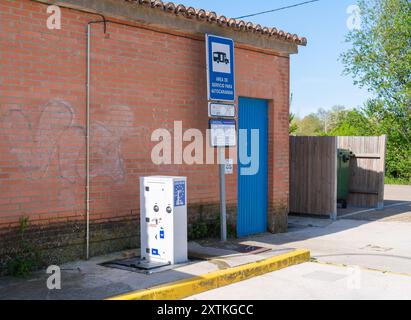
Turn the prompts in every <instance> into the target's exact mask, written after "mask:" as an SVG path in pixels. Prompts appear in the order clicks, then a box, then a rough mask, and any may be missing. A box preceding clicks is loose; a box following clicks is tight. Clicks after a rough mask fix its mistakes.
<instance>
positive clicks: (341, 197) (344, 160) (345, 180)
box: [337, 149, 352, 209]
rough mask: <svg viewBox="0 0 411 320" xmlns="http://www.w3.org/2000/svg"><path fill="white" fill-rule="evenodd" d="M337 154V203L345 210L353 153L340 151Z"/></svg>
mask: <svg viewBox="0 0 411 320" xmlns="http://www.w3.org/2000/svg"><path fill="white" fill-rule="evenodd" d="M337 152H338V155H337V163H338V165H337V202H338V203H340V204H341V206H342V207H343V208H344V209H345V208H347V200H348V188H349V182H350V181H349V178H350V171H349V168H350V159H351V157H352V152H351V151H350V150H346V149H338V151H337Z"/></svg>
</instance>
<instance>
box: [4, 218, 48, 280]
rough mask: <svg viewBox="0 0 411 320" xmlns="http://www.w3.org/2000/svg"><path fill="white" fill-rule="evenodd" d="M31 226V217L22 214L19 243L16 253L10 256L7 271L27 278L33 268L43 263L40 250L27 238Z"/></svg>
mask: <svg viewBox="0 0 411 320" xmlns="http://www.w3.org/2000/svg"><path fill="white" fill-rule="evenodd" d="M28 227H29V218H28V217H26V216H22V217H20V219H19V232H20V234H19V238H20V239H19V243H18V245H17V248H16V253H15V254H14V255H12V256H11V257H10V260H9V261H8V263H7V272H8V274H9V275H12V276H15V277H20V278H26V277H28V276H30V274H31V272H32V271H33V270H36V269H38V268H40V267H41V266H42V265H43V261H42V257H41V254H40V251H39V250H38V249H37V248H36V247H35V246H34V245H32V243H31V242H30V241H28V240H26V239H25V231H26V229H27V228H28Z"/></svg>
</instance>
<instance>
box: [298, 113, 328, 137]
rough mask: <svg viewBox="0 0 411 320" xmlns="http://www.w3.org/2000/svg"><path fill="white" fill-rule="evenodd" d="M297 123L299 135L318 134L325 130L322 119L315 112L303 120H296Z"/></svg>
mask: <svg viewBox="0 0 411 320" xmlns="http://www.w3.org/2000/svg"><path fill="white" fill-rule="evenodd" d="M296 125H297V131H296V135H297V136H316V135H319V134H320V133H321V132H322V130H323V126H322V124H321V121H320V119H319V118H318V116H317V115H316V114H314V113H312V114H309V115H308V116H306V117H304V118H303V119H302V120H298V121H296Z"/></svg>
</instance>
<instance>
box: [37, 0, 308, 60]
mask: <svg viewBox="0 0 411 320" xmlns="http://www.w3.org/2000/svg"><path fill="white" fill-rule="evenodd" d="M33 1H36V2H41V3H45V4H54V5H58V6H61V7H65V8H70V9H76V10H81V11H85V12H89V13H96V14H100V15H103V16H105V17H106V18H107V19H110V18H111V19H118V20H123V21H124V20H126V21H128V22H133V23H136V24H139V25H142V26H146V27H150V28H154V29H156V30H159V31H161V30H163V31H166V32H168V33H173V32H174V33H176V34H184V35H191V36H192V37H197V38H201V39H202V38H204V34H205V33H211V34H215V35H218V36H223V37H228V38H232V39H233V40H234V41H235V43H236V45H237V46H243V47H245V48H250V49H255V50H261V51H266V52H273V53H277V54H284V55H288V54H294V53H298V46H299V45H306V43H307V40H306V39H305V38H301V37H298V36H297V35H292V34H290V33H286V32H284V31H281V30H277V29H276V28H266V27H261V26H260V25H254V24H252V23H249V22H245V21H242V20H236V19H230V18H226V17H225V16H218V15H217V14H216V13H214V12H207V11H205V10H203V9H199V10H197V9H194V8H192V7H185V6H183V5H175V4H174V3H171V2H169V3H166V4H165V3H163V2H162V1H158V0H155V1H154V0H33Z"/></svg>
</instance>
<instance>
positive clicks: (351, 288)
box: [187, 262, 411, 300]
mask: <svg viewBox="0 0 411 320" xmlns="http://www.w3.org/2000/svg"><path fill="white" fill-rule="evenodd" d="M211 299H212V300H227V299H228V300H333V299H338V300H368V299H372V300H390V299H396V300H402V299H403V300H410V299H411V277H409V276H401V275H395V274H384V273H382V272H374V271H369V270H364V269H357V268H355V267H354V268H352V267H340V266H332V265H322V264H318V263H312V262H310V263H304V264H300V265H297V266H292V267H289V268H287V269H283V270H279V271H276V272H272V273H268V274H265V275H263V276H260V277H256V278H253V279H249V280H246V281H243V282H239V283H236V284H233V285H230V286H227V287H223V288H219V289H216V290H212V291H207V292H204V293H202V294H199V295H195V296H192V297H190V298H188V299H187V300H211Z"/></svg>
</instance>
